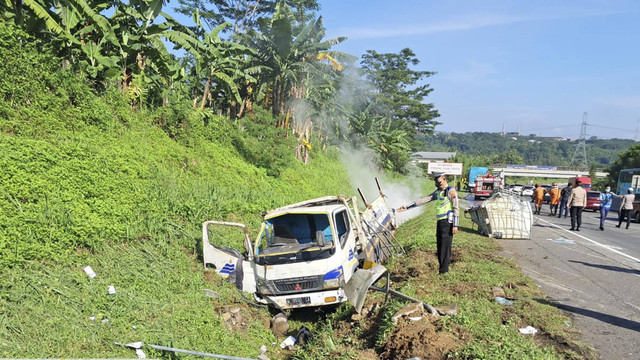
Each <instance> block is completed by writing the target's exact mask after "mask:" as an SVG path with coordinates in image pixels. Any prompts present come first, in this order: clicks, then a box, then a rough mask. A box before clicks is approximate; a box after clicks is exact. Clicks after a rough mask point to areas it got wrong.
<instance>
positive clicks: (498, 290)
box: [491, 286, 507, 297]
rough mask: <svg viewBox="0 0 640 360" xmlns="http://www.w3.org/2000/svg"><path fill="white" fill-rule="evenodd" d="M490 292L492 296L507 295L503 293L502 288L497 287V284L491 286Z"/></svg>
mask: <svg viewBox="0 0 640 360" xmlns="http://www.w3.org/2000/svg"><path fill="white" fill-rule="evenodd" d="M491 293H492V294H493V297H497V296H499V297H507V295H505V293H504V289H503V288H501V287H497V286H494V287H492V288H491Z"/></svg>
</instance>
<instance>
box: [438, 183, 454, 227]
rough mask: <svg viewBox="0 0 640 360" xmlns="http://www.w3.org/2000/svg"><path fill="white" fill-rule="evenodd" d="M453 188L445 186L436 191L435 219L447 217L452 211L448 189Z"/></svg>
mask: <svg viewBox="0 0 640 360" xmlns="http://www.w3.org/2000/svg"><path fill="white" fill-rule="evenodd" d="M452 189H453V188H452V187H451V186H447V187H446V188H445V189H444V190H438V191H436V219H438V220H442V219H447V218H448V217H449V214H450V213H452V212H453V204H452V203H451V200H450V199H449V196H448V195H449V191H451V190H452Z"/></svg>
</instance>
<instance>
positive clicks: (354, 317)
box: [351, 314, 362, 321]
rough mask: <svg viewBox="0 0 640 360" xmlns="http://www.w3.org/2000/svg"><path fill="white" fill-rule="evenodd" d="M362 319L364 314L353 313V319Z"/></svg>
mask: <svg viewBox="0 0 640 360" xmlns="http://www.w3.org/2000/svg"><path fill="white" fill-rule="evenodd" d="M360 320H362V315H360V314H353V315H351V321H360Z"/></svg>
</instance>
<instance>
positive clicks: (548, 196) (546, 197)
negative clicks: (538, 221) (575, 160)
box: [540, 184, 551, 204]
mask: <svg viewBox="0 0 640 360" xmlns="http://www.w3.org/2000/svg"><path fill="white" fill-rule="evenodd" d="M540 186H542V187H543V188H544V189H545V190H547V191H545V193H544V197H543V198H542V202H543V203H544V204H548V203H550V202H551V194H549V190H551V185H547V184H542V185H540Z"/></svg>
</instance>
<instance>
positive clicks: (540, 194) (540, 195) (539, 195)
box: [533, 184, 547, 215]
mask: <svg viewBox="0 0 640 360" xmlns="http://www.w3.org/2000/svg"><path fill="white" fill-rule="evenodd" d="M546 192H547V190H546V189H545V188H543V187H542V186H540V184H536V188H535V190H533V201H534V202H535V204H536V211H534V212H533V213H534V214H538V215H539V214H540V210H541V209H542V200H543V199H544V193H546Z"/></svg>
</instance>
